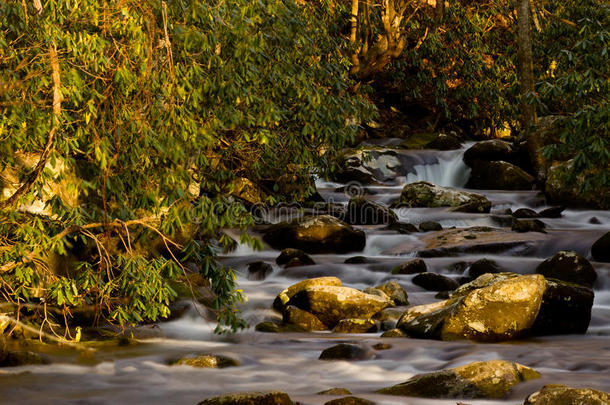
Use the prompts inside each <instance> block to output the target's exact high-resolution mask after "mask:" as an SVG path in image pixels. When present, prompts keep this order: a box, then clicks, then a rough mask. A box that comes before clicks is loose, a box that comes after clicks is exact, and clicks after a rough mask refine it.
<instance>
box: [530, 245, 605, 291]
mask: <svg viewBox="0 0 610 405" xmlns="http://www.w3.org/2000/svg"><path fill="white" fill-rule="evenodd" d="M536 273H538V274H542V275H543V276H544V277H547V278H556V279H559V280H562V281H567V282H569V283H575V284H580V285H584V286H587V287H591V286H593V283H595V280H597V273H596V272H595V269H594V268H593V266H592V265H591V263H589V261H588V260H587V259H586V258H585V257H584V256H582V255H580V254H578V253H577V252H573V251H569V250H561V251H559V252H557V254H555V256H553V257H551V258H549V259H546V260H545V261H543V262H542V263H540V264H539V265H538V267H536Z"/></svg>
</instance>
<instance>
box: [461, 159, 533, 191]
mask: <svg viewBox="0 0 610 405" xmlns="http://www.w3.org/2000/svg"><path fill="white" fill-rule="evenodd" d="M471 168H472V171H471V172H470V178H469V179H468V182H467V183H466V187H468V188H473V189H477V190H531V189H532V188H533V187H534V177H533V176H532V175H531V174H529V173H527V172H526V171H525V170H523V169H521V168H520V167H518V166H515V165H513V164H512V163H508V162H504V161H494V162H486V161H480V160H477V161H475V162H473V163H472V166H471Z"/></svg>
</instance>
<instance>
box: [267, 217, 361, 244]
mask: <svg viewBox="0 0 610 405" xmlns="http://www.w3.org/2000/svg"><path fill="white" fill-rule="evenodd" d="M263 240H264V241H265V242H267V243H268V244H269V245H271V246H272V247H273V248H274V249H285V248H297V249H301V250H303V251H305V252H307V253H347V252H352V251H360V250H362V249H364V246H365V244H366V238H365V236H364V232H363V231H361V230H358V229H355V228H353V227H352V226H351V225H348V224H346V223H345V222H343V221H341V220H339V219H337V218H335V217H332V216H330V215H320V216H306V217H303V218H298V219H295V220H292V221H287V222H280V223H278V224H275V225H272V226H270V227H269V228H268V229H267V230H266V231H265V234H264V236H263Z"/></svg>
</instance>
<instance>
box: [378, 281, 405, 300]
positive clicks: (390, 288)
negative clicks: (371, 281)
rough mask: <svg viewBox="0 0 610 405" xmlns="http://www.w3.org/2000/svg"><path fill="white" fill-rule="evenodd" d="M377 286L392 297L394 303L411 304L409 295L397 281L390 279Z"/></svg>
mask: <svg viewBox="0 0 610 405" xmlns="http://www.w3.org/2000/svg"><path fill="white" fill-rule="evenodd" d="M375 288H376V289H378V290H381V291H383V292H384V293H385V294H386V295H387V296H388V297H390V299H391V300H392V302H393V303H394V305H396V306H400V305H409V296H408V295H407V292H406V291H405V289H404V288H402V286H401V285H400V284H398V283H397V282H396V281H389V282H387V283H385V284H381V285H378V286H376V287H375Z"/></svg>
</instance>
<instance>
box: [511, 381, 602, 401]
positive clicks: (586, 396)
mask: <svg viewBox="0 0 610 405" xmlns="http://www.w3.org/2000/svg"><path fill="white" fill-rule="evenodd" d="M607 404H610V394H609V393H607V392H603V391H598V390H594V389H591V388H571V387H567V386H565V385H559V384H548V385H545V386H544V387H542V389H541V390H540V391H536V392H534V393H533V394H531V395H530V396H528V397H527V399H526V400H525V402H524V403H523V405H607Z"/></svg>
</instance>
